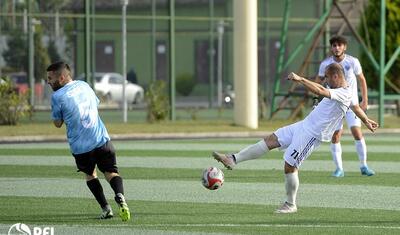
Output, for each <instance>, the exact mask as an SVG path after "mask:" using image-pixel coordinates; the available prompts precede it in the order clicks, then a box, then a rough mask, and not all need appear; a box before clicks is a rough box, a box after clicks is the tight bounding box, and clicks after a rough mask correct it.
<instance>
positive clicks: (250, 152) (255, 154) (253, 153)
mask: <svg viewBox="0 0 400 235" xmlns="http://www.w3.org/2000/svg"><path fill="white" fill-rule="evenodd" d="M268 151H269V149H268V147H267V144H266V143H265V141H264V139H262V140H260V141H258V142H257V143H256V144H253V145H250V146H247V147H246V148H244V149H242V150H240V152H238V153H235V154H234V155H235V159H236V163H239V162H243V161H247V160H251V159H256V158H259V157H261V156H262V155H264V154H265V153H267V152H268Z"/></svg>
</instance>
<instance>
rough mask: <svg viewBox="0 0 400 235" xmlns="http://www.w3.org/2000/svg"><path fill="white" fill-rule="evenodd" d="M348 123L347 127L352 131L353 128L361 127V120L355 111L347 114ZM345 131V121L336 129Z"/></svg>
mask: <svg viewBox="0 0 400 235" xmlns="http://www.w3.org/2000/svg"><path fill="white" fill-rule="evenodd" d="M345 118H346V123H347V127H348V128H349V129H350V128H351V127H353V126H357V127H361V120H360V119H359V118H358V117H357V115H356V114H355V113H354V112H353V110H351V109H349V110H348V111H347V112H346V116H345ZM341 129H343V119H342V121H341V122H339V124H338V125H337V127H336V129H335V130H336V131H338V130H341Z"/></svg>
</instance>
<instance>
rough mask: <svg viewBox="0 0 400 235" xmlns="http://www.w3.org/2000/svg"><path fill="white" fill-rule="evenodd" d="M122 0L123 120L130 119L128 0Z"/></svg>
mask: <svg viewBox="0 0 400 235" xmlns="http://www.w3.org/2000/svg"><path fill="white" fill-rule="evenodd" d="M121 2H122V102H123V122H124V123H126V122H127V121H128V104H127V101H126V7H127V6H128V2H129V1H128V0H121Z"/></svg>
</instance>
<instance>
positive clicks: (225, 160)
mask: <svg viewBox="0 0 400 235" xmlns="http://www.w3.org/2000/svg"><path fill="white" fill-rule="evenodd" d="M212 156H213V157H214V159H215V160H217V161H219V162H221V163H222V164H223V165H224V166H225V167H226V168H227V169H228V170H233V168H234V167H235V165H236V163H235V160H234V159H233V157H232V156H228V155H226V154H222V153H218V152H213V153H212Z"/></svg>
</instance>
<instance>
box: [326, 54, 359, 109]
mask: <svg viewBox="0 0 400 235" xmlns="http://www.w3.org/2000/svg"><path fill="white" fill-rule="evenodd" d="M332 63H338V62H336V61H335V60H334V59H333V56H330V57H328V58H326V59H325V60H323V61H322V62H321V64H320V66H319V71H318V76H319V77H324V76H325V70H326V67H327V66H328V65H330V64H332ZM339 64H340V65H342V67H343V69H344V75H345V78H346V81H347V84H348V85H349V86H350V89H351V91H352V100H351V104H352V105H356V104H358V89H357V77H356V76H358V75H360V74H361V73H362V68H361V64H360V61H359V60H358V59H357V58H355V57H353V56H350V55H347V54H345V55H344V59H343V60H342V61H340V62H339Z"/></svg>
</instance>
